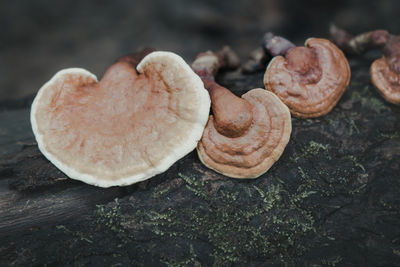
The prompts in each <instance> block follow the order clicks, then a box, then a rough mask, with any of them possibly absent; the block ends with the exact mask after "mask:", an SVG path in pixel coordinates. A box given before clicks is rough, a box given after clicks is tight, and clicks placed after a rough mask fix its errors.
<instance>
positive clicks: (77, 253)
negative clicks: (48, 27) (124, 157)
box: [0, 59, 400, 266]
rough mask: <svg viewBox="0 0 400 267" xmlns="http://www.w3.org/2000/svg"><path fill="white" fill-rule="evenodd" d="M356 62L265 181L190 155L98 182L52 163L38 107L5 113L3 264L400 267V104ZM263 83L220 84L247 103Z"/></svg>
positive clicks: (0, 125) (0, 215) (299, 126)
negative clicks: (146, 174)
mask: <svg viewBox="0 0 400 267" xmlns="http://www.w3.org/2000/svg"><path fill="white" fill-rule="evenodd" d="M350 63H351V66H352V71H353V74H352V80H351V83H350V86H349V88H348V89H347V91H346V93H345V94H344V96H343V98H342V99H341V100H340V102H339V104H338V105H337V106H336V107H335V108H334V109H333V111H332V112H331V113H330V114H328V115H326V116H324V117H321V118H317V119H308V120H300V119H295V118H293V119H292V122H293V132H292V136H291V140H290V142H289V144H288V146H287V147H286V149H285V152H284V153H283V155H282V157H281V158H280V159H279V161H278V162H277V163H275V165H274V166H273V167H272V168H271V169H270V170H269V171H268V172H267V173H266V174H264V175H263V176H262V177H260V178H258V179H255V180H234V179H230V178H227V177H224V176H222V175H220V174H217V173H215V172H213V171H211V170H209V169H207V168H206V167H204V166H203V165H202V164H201V163H200V161H199V159H198V157H197V154H196V152H192V153H190V154H189V155H187V156H186V157H185V158H183V159H181V160H180V161H178V162H177V163H176V164H174V165H173V166H172V167H171V168H170V169H169V170H168V171H167V172H165V173H163V174H161V175H158V176H156V177H154V178H152V179H150V180H148V181H145V182H142V183H139V184H136V185H132V186H129V187H124V188H109V189H101V188H96V187H93V186H89V185H86V184H83V183H81V182H77V181H73V180H71V179H68V178H67V177H66V176H65V175H64V174H63V173H61V172H60V171H58V170H57V169H56V168H55V167H54V166H53V165H52V164H51V163H49V162H48V161H47V160H46V159H45V158H44V157H43V156H42V155H41V154H40V152H39V150H38V149H37V145H36V143H35V141H34V138H33V134H32V132H31V129H30V125H29V99H28V100H27V99H24V100H21V101H19V102H18V101H17V102H15V103H13V104H11V103H9V104H7V105H5V104H4V103H3V104H0V105H1V107H0V109H1V110H2V111H1V112H0V196H1V197H0V265H45V264H47V265H93V266H110V265H113V264H120V265H135V266H136V265H137V266H150V265H153V266H164V265H173V266H187V265H192V266H193V265H196V266H210V265H215V266H221V265H224V266H225V265H232V264H235V265H244V264H246V263H247V264H250V265H251V266H257V265H284V264H288V265H307V266H310V265H312V264H315V265H321V266H322V265H335V264H339V265H349V266H350V265H351V266H353V265H356V266H377V265H381V266H391V265H396V263H397V262H400V214H399V213H400V197H399V192H400V174H399V173H400V108H399V107H398V106H394V105H391V104H388V103H386V102H385V101H384V99H383V98H382V97H381V96H380V95H379V93H378V92H377V90H376V89H375V88H374V87H373V86H372V84H371V82H370V80H369V74H368V67H369V64H370V62H369V61H367V60H363V59H360V60H351V61H350ZM262 76H263V73H256V74H246V75H242V74H240V73H238V72H230V73H223V74H221V75H220V76H219V77H218V81H219V82H220V83H221V84H222V85H224V86H226V87H227V88H230V89H231V90H232V91H233V92H234V93H235V94H238V95H241V94H243V93H245V92H246V91H247V90H249V89H252V88H256V87H261V88H263V87H264V86H263V84H262ZM30 99H31V98H30ZM115 266H118V265H115Z"/></svg>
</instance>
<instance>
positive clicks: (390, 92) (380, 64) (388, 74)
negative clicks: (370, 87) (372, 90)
mask: <svg viewBox="0 0 400 267" xmlns="http://www.w3.org/2000/svg"><path fill="white" fill-rule="evenodd" d="M370 74H371V80H372V83H373V84H374V85H375V87H376V88H378V89H379V92H381V93H382V95H383V97H384V98H385V99H386V100H387V101H388V102H390V103H393V104H397V105H399V104H400V74H398V73H396V72H394V71H392V70H391V69H390V68H389V65H388V63H387V61H386V59H385V57H382V58H380V59H377V60H375V61H374V62H373V63H372V65H371V68H370Z"/></svg>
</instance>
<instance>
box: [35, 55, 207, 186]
mask: <svg viewBox="0 0 400 267" xmlns="http://www.w3.org/2000/svg"><path fill="white" fill-rule="evenodd" d="M132 64H133V63H132V62H129V60H121V61H118V62H117V63H115V64H114V65H112V66H111V67H110V68H109V69H108V70H107V71H106V73H105V74H104V76H103V78H102V79H101V80H100V81H99V82H97V79H96V77H95V76H94V75H93V74H91V73H90V72H88V71H86V70H83V69H66V70H62V71H60V72H58V73H57V74H56V75H55V76H54V77H53V78H52V79H51V80H50V81H49V82H48V83H46V84H45V85H44V86H43V87H42V88H41V89H40V90H39V92H38V95H37V96H36V98H35V100H34V102H33V104H32V109H31V123H32V129H33V132H34V134H35V137H36V140H37V142H38V146H39V148H40V150H41V151H42V153H43V154H44V155H45V156H46V157H47V158H48V159H49V160H50V161H51V162H52V163H53V164H54V165H55V166H56V167H58V168H59V169H60V170H61V171H63V172H64V173H65V174H66V175H68V176H69V177H70V178H73V179H77V180H81V181H83V182H86V183H89V184H93V185H97V186H101V187H109V186H115V185H119V186H121V185H129V184H132V183H135V182H139V181H142V180H145V179H148V178H150V177H152V176H154V175H156V174H158V173H161V172H163V171H165V170H166V169H168V168H169V167H170V166H171V165H172V164H173V163H174V162H176V161H177V160H178V159H180V158H181V157H183V156H184V155H186V154H187V153H189V152H190V151H192V150H193V149H194V148H195V147H196V145H197V142H198V140H199V139H200V138H201V135H202V132H203V129H204V126H205V124H206V122H207V119H208V115H209V109H210V98H209V95H208V92H207V91H206V90H205V89H204V86H203V83H202V82H201V79H200V78H199V77H198V76H197V75H196V74H195V73H194V72H193V71H192V69H191V68H190V67H189V66H188V65H187V64H186V63H185V62H184V60H183V59H182V58H181V57H179V56H178V55H175V54H173V53H170V52H153V53H151V54H149V55H147V56H146V57H145V58H144V59H143V60H142V61H141V62H140V64H139V65H138V66H137V68H136V66H134V65H132Z"/></svg>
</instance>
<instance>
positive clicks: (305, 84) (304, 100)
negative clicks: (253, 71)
mask: <svg viewBox="0 0 400 267" xmlns="http://www.w3.org/2000/svg"><path fill="white" fill-rule="evenodd" d="M267 36H268V35H267ZM265 47H266V49H267V50H268V51H269V52H270V53H271V55H273V56H275V57H274V58H273V59H272V60H271V61H270V63H269V65H268V67H267V70H266V72H265V75H264V84H265V88H266V89H267V90H269V91H271V92H273V93H275V94H276V95H277V96H278V97H279V98H280V99H281V100H282V101H283V103H285V104H286V105H287V106H288V107H289V109H290V112H291V113H292V115H293V116H296V117H299V118H315V117H319V116H323V115H325V114H327V113H329V112H330V111H331V110H332V108H333V107H334V106H335V105H336V104H337V102H338V101H339V99H340V98H341V96H342V95H343V93H344V91H345V90H346V88H347V86H348V84H349V82H350V67H349V64H348V62H347V59H346V57H345V56H344V54H343V53H342V51H341V50H340V49H339V48H337V47H336V46H335V45H334V44H333V43H332V42H330V41H328V40H325V39H319V38H310V39H307V41H306V42H305V46H298V47H294V45H293V44H291V43H290V42H289V41H287V40H286V39H284V38H282V37H279V36H273V35H269V39H268V38H267V39H266V41H265Z"/></svg>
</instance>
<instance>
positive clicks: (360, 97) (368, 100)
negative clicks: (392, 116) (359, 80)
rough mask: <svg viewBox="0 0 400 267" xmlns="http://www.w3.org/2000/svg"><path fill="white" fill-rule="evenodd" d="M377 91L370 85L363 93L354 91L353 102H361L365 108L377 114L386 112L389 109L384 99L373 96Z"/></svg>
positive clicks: (363, 89) (365, 87)
mask: <svg viewBox="0 0 400 267" xmlns="http://www.w3.org/2000/svg"><path fill="white" fill-rule="evenodd" d="M373 90H377V89H375V88H372V87H371V86H370V85H366V86H364V87H363V88H362V90H361V91H354V92H353V93H352V94H351V99H352V100H353V101H360V102H361V105H362V106H363V107H366V108H369V109H372V110H374V111H375V112H377V113H381V112H384V111H386V110H387V109H388V107H387V106H386V105H385V103H384V100H383V99H382V98H379V99H378V98H376V97H375V96H373V93H372V91H373Z"/></svg>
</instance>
